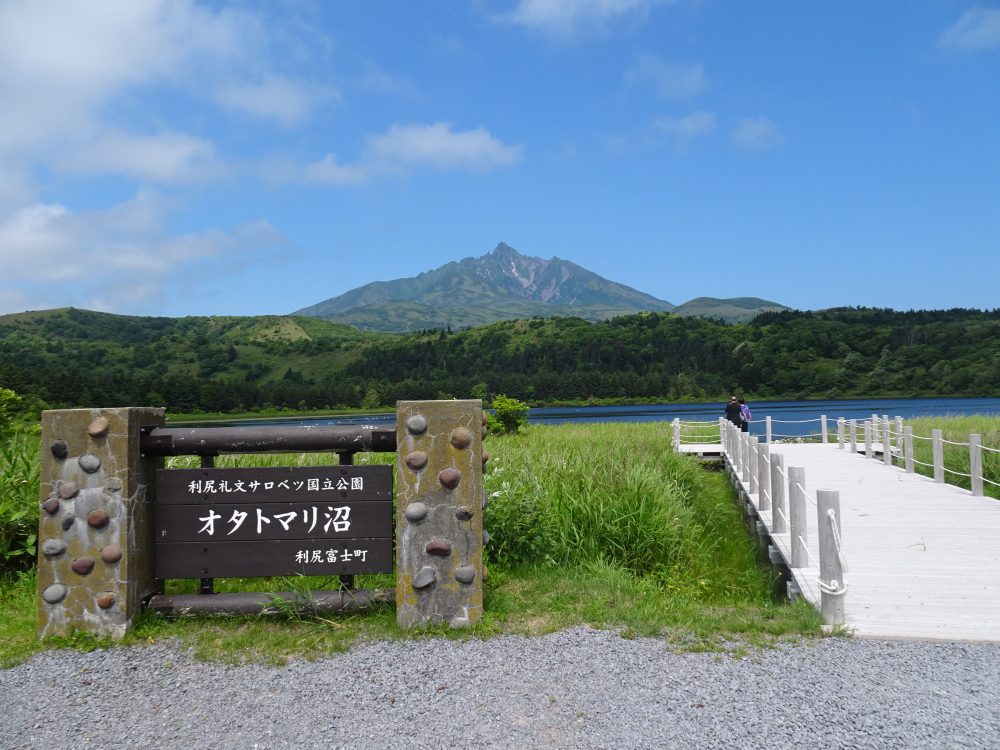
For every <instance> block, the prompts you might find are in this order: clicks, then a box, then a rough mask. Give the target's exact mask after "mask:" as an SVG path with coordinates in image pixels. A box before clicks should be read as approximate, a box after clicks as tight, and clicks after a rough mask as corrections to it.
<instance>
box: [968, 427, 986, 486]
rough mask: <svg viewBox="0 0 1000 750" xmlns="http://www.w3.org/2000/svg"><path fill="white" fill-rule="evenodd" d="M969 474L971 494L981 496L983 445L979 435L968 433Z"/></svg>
mask: <svg viewBox="0 0 1000 750" xmlns="http://www.w3.org/2000/svg"><path fill="white" fill-rule="evenodd" d="M969 475H970V480H969V481H970V483H971V485H972V494H973V495H975V496H976V497H982V496H983V445H982V441H981V438H980V437H979V435H975V434H972V435H969Z"/></svg>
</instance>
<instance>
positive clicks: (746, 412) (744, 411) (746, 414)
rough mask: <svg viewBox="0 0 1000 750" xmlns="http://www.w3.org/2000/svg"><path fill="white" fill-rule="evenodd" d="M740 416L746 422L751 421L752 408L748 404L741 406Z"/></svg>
mask: <svg viewBox="0 0 1000 750" xmlns="http://www.w3.org/2000/svg"><path fill="white" fill-rule="evenodd" d="M740 416H741V417H742V418H743V421H744V422H749V421H750V407H749V406H747V405H746V404H743V405H742V406H740Z"/></svg>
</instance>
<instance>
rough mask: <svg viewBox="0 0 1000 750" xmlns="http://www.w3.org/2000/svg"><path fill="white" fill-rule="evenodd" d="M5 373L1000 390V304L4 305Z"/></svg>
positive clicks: (134, 398)
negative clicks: (415, 315)
mask: <svg viewBox="0 0 1000 750" xmlns="http://www.w3.org/2000/svg"><path fill="white" fill-rule="evenodd" d="M0 385H3V386H6V387H8V388H12V389H14V390H15V391H17V392H18V393H21V394H23V395H29V396H31V395H33V396H36V397H37V398H39V399H41V400H42V401H44V402H45V403H47V404H49V405H51V406H60V407H62V406H95V405H100V406H111V405H123V404H136V405H166V406H168V408H170V409H171V410H173V411H201V410H204V411H229V410H238V409H257V408H262V407H268V406H278V407H280V406H285V407H293V408H294V407H304V408H326V407H330V408H333V407H357V406H366V407H373V406H379V405H387V404H391V403H393V402H394V401H395V400H397V399H410V398H438V397H469V396H475V397H480V396H486V395H489V394H496V393H505V394H507V395H509V396H513V397H517V398H521V399H525V400H528V401H530V402H533V403H542V402H551V401H569V400H586V399H590V398H594V399H643V400H660V399H668V400H683V399H713V398H721V397H722V396H724V395H725V394H727V393H729V392H732V391H740V392H742V393H745V394H747V395H748V396H750V397H753V398H756V399H760V398H781V397H787V398H807V397H826V398H838V397H849V396H933V395H954V396H1000V310H994V311H992V312H981V311H973V310H948V311H931V312H895V311H892V310H882V309H846V308H845V309H836V310H826V311H822V312H780V313H765V314H763V315H761V316H759V317H757V318H756V319H754V320H753V321H751V322H750V323H745V324H742V323H741V324H732V325H727V324H724V323H720V322H713V321H710V320H705V319H702V318H692V317H681V316H677V315H673V314H670V313H641V314H637V315H630V316H625V317H620V318H615V319H613V320H610V321H604V322H599V323H590V322H587V321H584V320H581V319H578V318H551V319H541V318H537V319H530V320H519V321H506V322H499V323H493V324H490V325H487V326H482V327H480V328H474V329H469V330H465V331H461V332H457V333H454V332H450V331H447V330H436V331H422V332H417V333H411V334H406V335H388V334H377V333H370V332H361V331H358V330H356V329H353V328H350V327H347V326H341V325H334V324H331V323H327V322H325V321H321V320H315V319H309V318H300V317H273V316H272V317H253V318H235V317H225V318H222V317H216V318H135V317H124V316H116V315H108V314H104V313H93V312H87V311H83V310H74V309H69V310H50V311H44V312H38V313H22V314H20V315H12V316H11V315H9V316H4V317H0Z"/></svg>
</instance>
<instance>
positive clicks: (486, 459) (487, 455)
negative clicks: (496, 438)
mask: <svg viewBox="0 0 1000 750" xmlns="http://www.w3.org/2000/svg"><path fill="white" fill-rule="evenodd" d="M489 460H490V452H489V451H488V450H483V466H486V464H487V462H489Z"/></svg>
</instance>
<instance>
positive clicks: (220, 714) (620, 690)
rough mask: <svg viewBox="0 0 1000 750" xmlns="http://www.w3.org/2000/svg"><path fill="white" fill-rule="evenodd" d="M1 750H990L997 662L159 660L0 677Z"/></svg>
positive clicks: (998, 722)
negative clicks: (0, 700)
mask: <svg viewBox="0 0 1000 750" xmlns="http://www.w3.org/2000/svg"><path fill="white" fill-rule="evenodd" d="M0 691H2V695H3V697H4V700H5V701H6V703H7V708H6V710H5V712H4V713H5V716H4V717H3V718H2V720H0V721H2V725H0V748H4V750H7V749H8V748H54V749H57V748H206V749H208V748H247V749H248V750H249V749H251V748H260V749H263V748H296V750H305V749H306V748H351V749H352V750H353V749H355V748H358V749H360V748H377V749H378V750H384V749H386V748H435V749H439V748H446V747H450V748H457V749H459V750H461V749H462V748H518V749H519V750H522V749H524V748H614V749H615V750H622V749H623V748H664V747H677V748H727V749H730V748H767V749H768V750H771V749H775V748H806V747H808V748H838V749H840V748H935V749H937V748H991V749H994V750H995V749H996V748H1000V697H998V696H1000V646H998V645H973V644H955V643H949V644H936V643H917V642H879V641H863V640H849V639H826V640H822V641H819V642H815V643H810V644H806V645H800V646H791V647H783V648H780V649H773V650H767V651H762V652H753V653H752V654H751V655H750V656H747V657H735V656H729V655H719V654H675V653H673V652H672V651H671V650H670V647H669V645H668V644H666V643H665V642H663V641H660V640H656V639H649V638H643V639H636V640H626V639H624V638H621V637H620V636H618V635H616V634H614V633H609V632H604V631H597V630H590V629H586V628H575V629H572V630H567V631H563V632H560V633H556V634H553V635H549V636H545V637H540V638H521V637H516V636H504V637H497V638H492V639H490V640H487V641H478V640H469V641H449V640H437V639H435V640H425V641H415V642H414V641H409V642H398V643H397V642H373V643H367V644H363V645H359V646H357V647H356V648H354V649H353V650H351V651H350V652H349V653H346V654H342V655H338V656H333V657H330V658H327V659H323V660H322V661H317V662H294V663H292V664H289V665H288V666H287V667H279V668H273V667H260V666H248V667H227V666H220V665H216V664H205V663H199V662H195V661H194V660H193V659H192V657H191V655H190V654H189V653H188V652H186V651H184V650H181V649H179V648H177V647H176V646H173V645H170V644H157V645H152V646H148V647H141V648H130V649H114V650H111V651H96V652H93V653H89V654H83V653H77V652H73V651H54V652H47V653H45V654H42V655H39V656H37V657H35V658H33V659H31V661H29V662H28V663H26V664H23V665H21V666H18V667H15V668H13V669H9V670H3V671H0Z"/></svg>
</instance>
